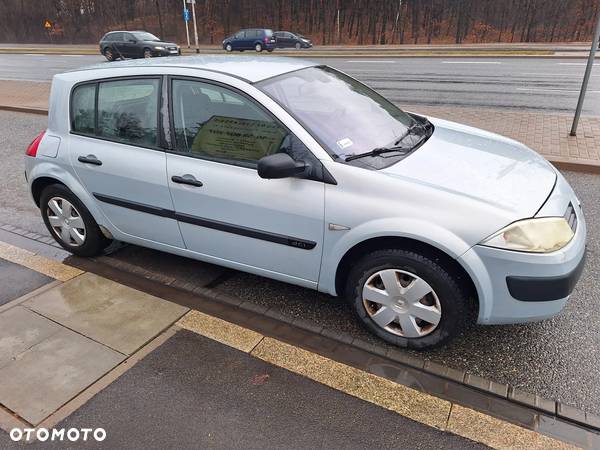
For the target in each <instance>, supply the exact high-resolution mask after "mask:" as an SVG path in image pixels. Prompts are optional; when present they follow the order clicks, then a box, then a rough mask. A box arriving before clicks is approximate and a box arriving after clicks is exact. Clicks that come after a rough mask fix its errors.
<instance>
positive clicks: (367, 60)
mask: <svg viewBox="0 0 600 450" xmlns="http://www.w3.org/2000/svg"><path fill="white" fill-rule="evenodd" d="M346 62H347V63H376V64H377V63H380V64H395V63H396V61H384V60H370V59H350V60H348V61H346Z"/></svg>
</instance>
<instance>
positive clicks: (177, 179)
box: [171, 175, 202, 187]
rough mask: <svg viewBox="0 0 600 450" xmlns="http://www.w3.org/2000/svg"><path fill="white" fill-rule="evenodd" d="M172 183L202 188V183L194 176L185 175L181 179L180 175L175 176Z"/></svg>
mask: <svg viewBox="0 0 600 450" xmlns="http://www.w3.org/2000/svg"><path fill="white" fill-rule="evenodd" d="M171 181H172V182H173V183H178V184H189V185H190V186H196V187H200V186H202V181H198V180H196V178H194V177H193V176H192V175H184V176H182V177H180V176H179V175H173V176H172V177H171Z"/></svg>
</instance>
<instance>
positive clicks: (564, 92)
mask: <svg viewBox="0 0 600 450" xmlns="http://www.w3.org/2000/svg"><path fill="white" fill-rule="evenodd" d="M233 56H235V55H233ZM299 56H302V57H305V58H310V52H304V53H301V52H299ZM261 57H262V55H261ZM265 57H268V56H265ZM313 59H314V60H315V61H317V62H319V63H322V64H328V65H331V66H333V67H336V68H338V69H340V70H342V71H345V72H347V73H348V74H350V75H352V76H355V77H356V78H358V79H360V80H361V81H363V82H365V83H367V84H368V85H370V86H372V87H373V88H375V89H377V90H378V91H379V92H381V93H382V94H383V95H384V96H386V97H387V98H389V99H390V100H392V101H394V102H396V103H398V104H400V105H402V104H409V105H419V104H424V105H439V104H443V105H458V106H477V107H489V108H509V109H518V110H520V111H522V110H533V111H540V112H554V113H556V112H563V113H571V112H573V111H574V109H575V106H576V104H577V98H578V95H579V89H580V86H581V80H582V79H583V72H584V70H585V60H583V59H561V58H443V57H440V58H393V57H390V58H387V57H384V58H359V57H347V58H313ZM102 61H105V59H104V58H103V57H102V56H100V55H98V56H93V55H34V54H31V55H28V54H0V80H2V79H7V80H34V81H49V80H50V79H51V78H52V76H53V75H54V74H56V73H59V72H63V71H66V70H69V69H74V68H76V67H80V66H85V65H89V64H95V63H98V62H102ZM107 64H108V63H107ZM595 66H597V67H596V68H595V71H593V72H592V77H591V81H590V84H589V88H588V97H587V101H586V103H585V105H584V114H590V115H600V67H598V66H600V61H599V62H596V63H595Z"/></svg>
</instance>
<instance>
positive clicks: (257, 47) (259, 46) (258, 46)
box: [254, 43, 263, 53]
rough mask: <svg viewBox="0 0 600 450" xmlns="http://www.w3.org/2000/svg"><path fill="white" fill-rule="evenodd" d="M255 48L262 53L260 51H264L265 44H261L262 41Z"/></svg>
mask: <svg viewBox="0 0 600 450" xmlns="http://www.w3.org/2000/svg"><path fill="white" fill-rule="evenodd" d="M254 50H256V53H260V52H262V51H263V46H262V44H260V43H259V44H256V45H255V46H254Z"/></svg>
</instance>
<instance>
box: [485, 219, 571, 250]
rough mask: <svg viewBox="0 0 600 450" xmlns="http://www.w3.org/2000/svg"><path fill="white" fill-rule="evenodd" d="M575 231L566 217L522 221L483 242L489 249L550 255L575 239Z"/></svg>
mask: <svg viewBox="0 0 600 450" xmlns="http://www.w3.org/2000/svg"><path fill="white" fill-rule="evenodd" d="M574 235H575V233H573V230H572V229H571V227H570V226H569V223H568V222H567V221H566V219H565V218H564V217H541V218H539V219H526V220H520V221H518V222H515V223H513V224H510V225H509V226H507V227H505V228H503V229H502V230H500V231H498V232H497V233H495V234H493V235H492V236H490V237H489V238H487V239H484V240H483V241H482V242H481V245H486V246H488V247H497V248H503V249H506V250H517V251H521V252H535V253H549V252H553V251H556V250H559V249H561V248H563V247H564V246H565V245H567V244H568V243H569V242H570V241H571V239H573V236H574Z"/></svg>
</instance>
